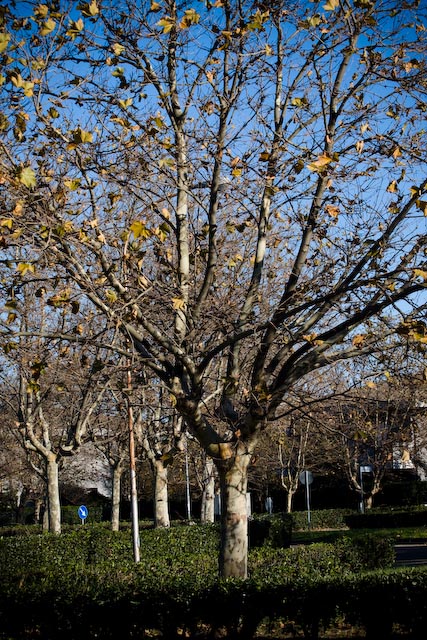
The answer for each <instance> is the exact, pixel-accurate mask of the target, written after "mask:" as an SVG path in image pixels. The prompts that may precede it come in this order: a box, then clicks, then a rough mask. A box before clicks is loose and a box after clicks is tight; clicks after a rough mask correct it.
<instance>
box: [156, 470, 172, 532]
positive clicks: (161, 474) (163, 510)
mask: <svg viewBox="0 0 427 640" xmlns="http://www.w3.org/2000/svg"><path fill="white" fill-rule="evenodd" d="M152 467H153V473H154V525H155V527H169V526H170V518H169V501H168V471H167V468H166V467H165V465H164V464H163V461H162V460H159V459H156V460H155V461H154V462H153V465H152Z"/></svg>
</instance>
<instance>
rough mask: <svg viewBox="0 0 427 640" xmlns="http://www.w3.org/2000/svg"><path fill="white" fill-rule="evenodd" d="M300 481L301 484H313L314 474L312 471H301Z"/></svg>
mask: <svg viewBox="0 0 427 640" xmlns="http://www.w3.org/2000/svg"><path fill="white" fill-rule="evenodd" d="M299 481H300V482H301V484H311V483H312V482H313V474H312V473H311V471H301V473H300V474H299Z"/></svg>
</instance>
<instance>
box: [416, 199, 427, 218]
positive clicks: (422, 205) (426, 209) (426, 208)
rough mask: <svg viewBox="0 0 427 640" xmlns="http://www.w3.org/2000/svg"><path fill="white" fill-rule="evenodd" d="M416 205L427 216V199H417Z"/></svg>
mask: <svg viewBox="0 0 427 640" xmlns="http://www.w3.org/2000/svg"><path fill="white" fill-rule="evenodd" d="M416 204H417V207H418V209H419V210H420V211H422V212H423V214H424V215H425V216H427V201H426V200H417V203H416Z"/></svg>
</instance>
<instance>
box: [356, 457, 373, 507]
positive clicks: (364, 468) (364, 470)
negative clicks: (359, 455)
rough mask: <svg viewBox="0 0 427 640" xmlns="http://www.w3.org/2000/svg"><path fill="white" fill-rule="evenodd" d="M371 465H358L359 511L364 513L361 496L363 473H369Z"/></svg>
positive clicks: (363, 503)
mask: <svg viewBox="0 0 427 640" xmlns="http://www.w3.org/2000/svg"><path fill="white" fill-rule="evenodd" d="M371 471H372V467H371V465H369V464H366V465H360V467H359V475H360V513H365V499H364V496H363V474H364V473H371Z"/></svg>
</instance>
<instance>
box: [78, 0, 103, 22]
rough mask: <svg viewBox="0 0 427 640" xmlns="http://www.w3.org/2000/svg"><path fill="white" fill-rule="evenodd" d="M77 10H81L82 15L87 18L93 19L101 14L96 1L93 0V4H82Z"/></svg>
mask: <svg viewBox="0 0 427 640" xmlns="http://www.w3.org/2000/svg"><path fill="white" fill-rule="evenodd" d="M77 9H80V11H81V12H82V14H83V15H84V16H86V17H87V18H93V17H95V16H96V15H98V13H99V9H98V5H97V3H96V0H92V2H91V3H82V4H79V5H78V6H77Z"/></svg>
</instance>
